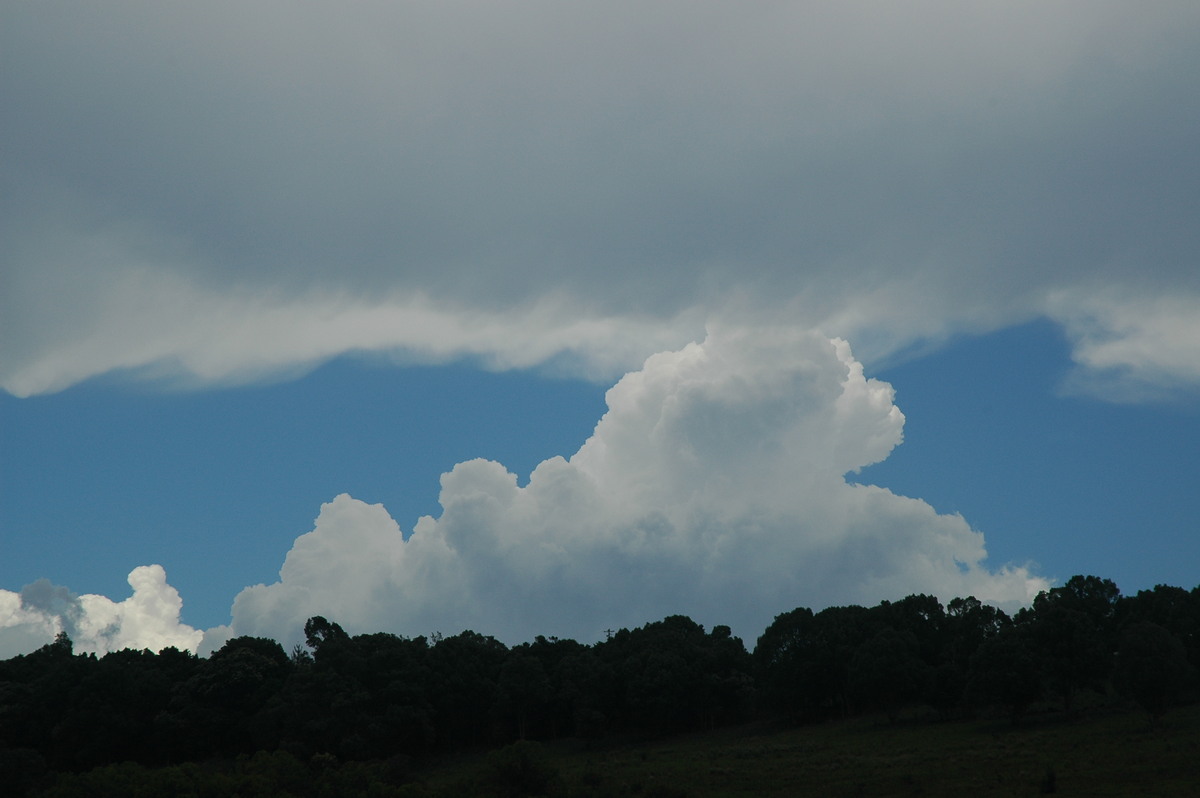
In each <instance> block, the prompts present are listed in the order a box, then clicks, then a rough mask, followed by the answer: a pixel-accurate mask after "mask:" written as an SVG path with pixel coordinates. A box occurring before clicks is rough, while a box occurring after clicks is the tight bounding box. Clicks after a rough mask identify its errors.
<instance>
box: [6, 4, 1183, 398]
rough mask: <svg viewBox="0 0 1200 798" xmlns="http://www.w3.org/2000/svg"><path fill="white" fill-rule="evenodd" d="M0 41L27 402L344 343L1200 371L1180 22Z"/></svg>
mask: <svg viewBox="0 0 1200 798" xmlns="http://www.w3.org/2000/svg"><path fill="white" fill-rule="evenodd" d="M0 30H2V32H0V37H2V38H0V52H3V56H2V57H3V68H2V69H0V99H2V100H3V104H4V108H5V121H4V124H3V126H2V128H0V136H2V137H3V138H2V139H0V144H2V146H3V151H4V152H5V153H6V156H5V157H6V164H5V169H4V170H3V173H2V176H0V180H3V186H2V187H0V188H2V189H3V190H0V236H2V237H3V239H2V240H3V244H4V247H3V249H4V256H3V257H4V262H3V264H2V267H0V268H2V269H3V273H2V275H0V278H2V280H3V288H4V290H3V292H2V294H0V385H2V386H3V387H4V388H6V389H7V390H9V391H11V392H14V393H18V394H27V393H36V392H40V391H45V390H54V389H58V388H62V387H64V386H66V385H69V384H71V383H72V382H75V381H78V380H80V379H84V378H86V377H87V376H90V375H92V374H96V373H101V372H104V371H108V370H111V369H118V368H122V369H133V370H135V371H136V370H141V371H146V370H148V371H149V373H151V374H168V375H170V374H175V375H179V374H182V375H183V376H185V377H187V378H190V379H198V380H200V381H212V380H228V379H253V378H255V377H256V376H259V375H262V374H270V373H277V372H279V371H281V370H287V369H290V368H303V367H305V366H306V365H308V364H310V363H312V362H316V361H319V360H320V359H322V358H326V357H329V356H332V355H335V354H337V353H339V352H341V351H354V350H362V349H368V350H398V351H400V352H402V353H403V356H405V357H413V358H420V359H445V358H452V357H456V356H461V355H464V354H472V355H480V356H483V357H485V358H491V359H493V360H494V362H495V364H496V365H498V366H501V367H504V366H508V365H529V364H530V363H538V362H544V361H547V360H554V359H556V358H562V357H564V356H565V357H567V358H568V359H570V360H573V361H574V362H575V367H577V368H580V369H583V370H585V371H589V372H592V373H596V374H598V375H603V376H613V377H615V376H617V375H619V374H620V373H622V372H623V371H624V370H626V369H628V368H632V367H635V366H636V365H637V364H638V363H640V362H641V361H642V359H643V358H644V357H646V356H647V355H649V354H651V353H653V352H655V351H662V350H664V349H669V348H674V347H677V346H680V345H682V344H684V343H686V342H687V341H689V340H695V339H696V337H697V332H698V330H699V329H700V328H701V327H702V326H703V323H704V321H705V320H706V319H707V320H712V319H720V320H721V321H722V323H725V324H727V325H736V324H739V323H741V322H743V321H745V320H746V319H747V318H751V317H752V318H753V319H754V320H755V322H761V321H763V320H764V319H771V320H783V319H786V320H788V321H790V322H792V323H795V324H797V325H798V326H800V327H803V328H813V327H816V328H820V329H821V330H822V331H823V332H825V333H827V334H831V335H840V336H843V337H847V338H848V339H849V340H851V341H852V342H853V343H854V344H855V346H856V351H858V352H859V353H860V356H864V357H865V359H866V360H867V361H868V362H871V361H873V360H875V359H877V358H878V357H881V356H883V355H886V354H887V353H889V352H892V351H895V350H897V349H899V348H901V347H904V346H905V345H906V344H908V343H911V342H913V341H915V340H919V339H922V338H929V339H934V340H936V339H938V338H940V337H942V336H945V335H947V334H950V333H953V332H955V331H959V330H982V329H989V328H993V327H997V326H1002V325H1004V324H1007V323H1011V322H1014V321H1019V320H1024V319H1027V318H1030V317H1032V316H1036V315H1041V314H1048V315H1051V316H1052V317H1053V318H1056V319H1058V320H1059V321H1060V322H1062V323H1063V324H1065V325H1066V326H1067V328H1068V331H1069V332H1070V333H1071V335H1072V336H1073V338H1074V339H1076V340H1077V341H1078V343H1079V345H1078V349H1077V356H1078V359H1079V362H1080V365H1081V368H1082V369H1083V370H1084V372H1085V375H1084V377H1085V378H1095V377H1096V376H1097V375H1099V376H1100V377H1102V378H1104V379H1103V380H1102V381H1101V383H1094V382H1089V379H1081V381H1080V384H1081V385H1093V384H1095V385H1098V386H1100V387H1097V388H1096V389H1097V390H1105V388H1104V387H1103V386H1104V385H1108V386H1110V387H1111V385H1112V383H1113V382H1114V381H1116V382H1127V383H1131V384H1133V385H1134V386H1135V387H1136V385H1151V386H1159V387H1162V386H1166V387H1168V388H1170V387H1178V386H1180V385H1183V386H1188V385H1194V384H1195V383H1196V382H1197V379H1198V375H1200V354H1198V353H1197V352H1196V350H1195V347H1194V346H1188V345H1187V343H1186V342H1187V341H1189V340H1195V336H1194V335H1192V333H1194V332H1195V326H1194V323H1193V322H1190V321H1189V320H1190V319H1194V318H1197V317H1200V269H1197V268H1196V267H1197V263H1196V254H1195V253H1196V252H1197V251H1200V232H1198V231H1200V226H1198V225H1196V224H1195V220H1196V218H1198V211H1200V207H1198V206H1200V199H1198V197H1197V191H1196V185H1198V184H1200V165H1198V162H1197V157H1196V154H1195V146H1194V142H1195V141H1196V140H1197V139H1198V138H1200V107H1198V105H1197V104H1196V103H1195V101H1194V85H1193V80H1192V77H1191V76H1193V75H1195V74H1197V73H1200V46H1198V45H1200V8H1198V7H1197V6H1196V5H1195V4H1191V3H1150V4H1138V5H1137V6H1136V7H1135V6H1133V5H1130V4H1127V3H1116V2H1113V3H1107V2H1087V3H1082V2H1081V3H1061V4H1054V5H1053V6H1046V5H1045V4H1034V3H1028V4H1025V3H1011V2H1004V3H971V4H962V3H949V2H945V3H943V2H925V3H911V4H905V5H904V6H895V7H891V6H880V5H876V4H871V5H866V4H863V5H857V4H843V3H839V4H828V5H820V4H809V3H772V4H755V5H754V6H753V7H750V8H746V7H740V6H733V5H728V4H715V3H713V4H710V3H694V2H693V3H680V4H675V3H664V4H654V5H651V6H646V5H645V4H628V5H626V4H608V3H605V4H591V3H571V4H561V3H515V4H494V3H463V4H440V3H439V4H391V3H379V4H370V3H368V4H356V5H355V6H354V7H353V8H349V9H341V8H339V9H336V10H333V9H299V8H297V7H295V6H291V5H283V4H280V5H274V4H270V3H260V4H255V5H254V6H253V7H252V8H247V7H245V6H244V4H222V3H205V4H195V5H191V6H183V7H181V6H175V5H173V6H170V7H164V6H160V5H156V4H142V3H120V2H116V3H108V4H105V5H104V6H82V7H81V6H76V5H70V6H68V5H66V4H63V5H53V4H23V5H20V6H16V7H13V8H10V9H7V10H6V11H5V24H4V25H3V26H2V28H0ZM1114 298H1115V299H1114ZM1164 298H1169V299H1170V302H1171V303H1173V305H1172V306H1171V307H1170V308H1166V307H1165V306H1164ZM1167 311H1170V312H1169V313H1168V316H1169V317H1168V318H1165V319H1162V318H1160V317H1159V315H1158V314H1160V313H1166V312H1167ZM1147 314H1148V315H1149V318H1147ZM480 319H483V320H484V322H482V323H481V322H480V321H479V320H480ZM568 327H569V328H570V330H571V331H573V334H572V335H567V336H565V337H564V336H563V330H564V329H566V328H568ZM1181 335H1183V336H1185V337H1184V338H1183V339H1182V341H1181V339H1180V336H1181ZM1187 336H1190V337H1187ZM560 339H563V340H566V341H567V343H566V344H564V345H562V346H558V345H556V344H547V343H546V342H547V341H558V340H560ZM236 341H241V342H246V341H253V342H254V344H253V346H251V347H250V349H251V350H252V351H250V352H248V353H247V352H246V351H245V347H244V346H238V345H234V343H233V342H236ZM537 342H541V343H540V344H539V343H537ZM1134 393H1136V391H1134Z"/></svg>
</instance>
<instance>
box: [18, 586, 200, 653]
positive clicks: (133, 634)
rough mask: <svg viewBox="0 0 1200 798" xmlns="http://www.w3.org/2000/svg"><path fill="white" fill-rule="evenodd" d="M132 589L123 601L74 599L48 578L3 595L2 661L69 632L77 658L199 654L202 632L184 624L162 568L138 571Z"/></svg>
mask: <svg viewBox="0 0 1200 798" xmlns="http://www.w3.org/2000/svg"><path fill="white" fill-rule="evenodd" d="M129 586H130V587H132V588H133V595H131V596H130V597H129V598H127V599H125V600H123V601H119V602H117V601H113V600H112V599H109V598H106V597H104V596H98V595H94V594H85V595H82V596H76V595H75V594H74V593H72V592H71V591H70V590H68V589H67V588H65V587H62V586H60V585H54V584H52V583H51V582H50V581H49V580H46V579H40V580H38V581H37V582H34V583H33V584H30V585H26V586H25V587H24V588H23V589H22V590H21V591H20V592H19V593H16V592H13V591H11V590H0V659H2V658H5V657H11V656H13V655H15V654H23V653H26V652H28V651H31V650H33V649H35V648H37V647H38V646H41V645H45V644H46V643H49V642H51V641H52V640H53V639H54V636H55V635H57V634H58V633H59V632H66V633H67V635H68V636H69V637H70V638H71V640H72V642H73V643H74V644H75V651H76V653H86V652H94V653H97V654H104V653H107V652H109V651H119V650H121V649H124V648H133V649H150V650H151V651H160V650H162V649H164V648H167V647H169V646H174V647H175V648H178V649H181V650H182V649H186V650H188V651H193V652H194V651H196V649H197V648H198V647H199V645H200V642H201V640H202V639H203V637H204V633H203V632H202V631H200V630H198V629H193V628H192V627H190V626H188V625H186V624H184V623H181V622H180V620H179V613H180V610H182V608H183V601H182V599H181V598H180V596H179V592H178V591H177V590H175V588H173V587H171V586H170V585H169V584H167V574H166V572H165V571H164V570H163V568H162V566H161V565H142V566H139V567H137V568H134V569H133V571H131V572H130V574H129Z"/></svg>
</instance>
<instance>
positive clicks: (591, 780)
mask: <svg viewBox="0 0 1200 798" xmlns="http://www.w3.org/2000/svg"><path fill="white" fill-rule="evenodd" d="M541 753H542V754H544V756H545V762H544V764H545V765H546V766H547V767H548V769H549V770H551V771H556V772H557V778H556V789H554V790H552V792H553V793H556V794H559V795H568V796H572V797H575V796H594V798H603V797H605V796H646V798H682V797H683V796H691V798H705V797H707V796H711V797H712V798H718V797H719V796H730V797H732V796H745V797H746V798H749V796H810V795H811V796H970V798H985V797H986V796H1026V795H1029V796H1032V795H1046V794H1055V795H1077V796H1189V798H1192V797H1194V796H1200V707H1197V706H1193V707H1186V708H1182V709H1177V710H1175V711H1173V712H1172V713H1170V714H1168V715H1167V716H1166V718H1165V719H1164V720H1163V721H1162V722H1161V723H1160V724H1159V725H1158V726H1157V727H1156V728H1151V727H1150V725H1149V723H1148V721H1147V718H1146V716H1145V715H1144V714H1141V713H1139V712H1135V711H1128V712H1125V711H1119V712H1115V711H1102V710H1096V711H1093V712H1092V713H1091V714H1090V715H1088V716H1085V717H1083V718H1079V719H1074V720H1068V719H1064V718H1062V717H1061V716H1060V715H1057V714H1046V715H1042V716H1034V717H1030V718H1028V719H1026V720H1025V721H1023V722H1022V724H1021V725H1019V726H1015V727H1014V726H1013V725H1012V724H1010V723H1009V722H1008V721H1006V720H977V721H969V722H945V723H941V722H931V721H928V720H910V721H907V722H906V721H901V722H898V723H895V724H889V723H887V722H886V721H884V720H883V719H882V718H880V719H871V718H868V719H858V720H852V721H846V722H842V723H828V724H823V725H818V726H808V727H803V728H797V729H784V730H779V729H767V728H763V727H756V726H746V727H738V728H732V729H722V730H718V731H714V732H711V733H707V734H697V735H689V736H685V737H676V738H671V739H668V740H661V741H656V742H647V743H636V744H634V743H630V744H625V745H621V746H615V747H609V748H606V749H604V750H586V749H581V748H579V747H578V746H577V745H571V744H568V743H562V744H554V745H547V746H544V747H542V751H541ZM491 766H492V767H494V760H492V765H491ZM488 767H489V763H488V760H484V759H480V760H475V761H470V760H468V761H460V762H458V763H455V764H454V765H445V766H443V767H442V768H440V769H438V770H435V771H433V772H429V773H427V774H425V775H426V779H425V780H424V781H425V786H426V787H427V788H429V789H430V792H433V793H435V794H444V793H454V792H456V790H455V788H454V785H455V784H457V785H459V788H460V789H465V786H464V785H465V784H467V783H468V782H467V781H466V779H468V778H472V777H473V775H472V774H474V773H480V772H486V771H487V769H488ZM512 794H520V792H515V793H512Z"/></svg>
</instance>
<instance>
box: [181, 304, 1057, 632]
mask: <svg viewBox="0 0 1200 798" xmlns="http://www.w3.org/2000/svg"><path fill="white" fill-rule="evenodd" d="M607 401H608V411H607V412H606V413H605V415H604V416H603V418H602V419H600V421H599V422H598V423H597V425H596V428H595V431H594V433H593V435H592V436H591V437H590V438H589V439H588V440H587V441H586V442H585V443H584V444H583V445H582V447H581V448H580V449H579V450H578V451H577V452H576V453H575V454H574V455H572V456H571V457H570V458H569V459H564V458H562V457H554V458H551V459H548V460H545V461H544V462H542V463H541V464H540V465H539V466H538V467H537V468H536V469H535V470H534V471H533V473H532V474H530V476H529V479H528V482H527V483H526V484H524V485H521V484H520V483H519V480H518V477H517V475H515V474H513V473H511V472H509V471H508V470H507V469H506V468H505V467H504V466H503V465H501V464H500V463H496V462H492V461H487V460H472V461H469V462H464V463H460V464H458V465H457V466H455V467H454V469H453V470H451V471H450V472H449V473H446V474H444V475H443V476H442V484H441V496H440V502H441V505H442V513H441V515H440V516H439V517H438V518H433V517H429V516H426V517H423V518H421V519H420V520H419V521H418V522H417V524H416V526H415V528H414V530H413V532H412V534H411V536H409V537H408V538H407V539H406V538H405V537H404V536H403V534H402V531H401V529H400V527H399V525H398V524H397V522H396V521H395V520H394V519H393V518H392V517H391V516H390V515H389V513H388V511H387V510H386V508H384V507H383V506H382V505H369V504H366V503H364V502H361V501H359V500H357V499H354V498H353V497H351V496H348V495H345V494H343V495H340V496H338V497H336V498H335V499H334V500H333V501H332V502H330V503H328V504H326V505H324V506H323V507H322V508H321V513H320V515H319V517H318V518H317V520H316V524H315V527H314V529H313V530H312V531H311V532H309V533H307V534H304V535H301V536H300V537H299V538H297V540H296V542H295V544H294V546H293V547H292V549H291V551H290V552H288V554H287V557H286V559H285V561H284V565H283V567H282V569H281V571H280V578H279V581H278V582H275V583H273V584H270V585H255V586H253V587H248V588H246V589H245V590H243V591H242V592H241V593H240V594H239V595H238V596H237V598H236V600H235V602H234V605H233V621H232V626H231V627H230V628H224V627H223V628H219V629H216V630H212V632H211V639H210V641H208V642H206V646H205V647H215V645H219V642H220V640H221V639H224V638H225V637H228V636H229V635H230V634H255V635H267V636H272V637H276V638H279V639H284V640H295V639H297V638H298V636H299V632H300V628H301V627H302V625H303V623H304V621H305V619H306V618H307V617H309V616H311V615H317V614H320V615H325V616H327V617H330V618H332V619H335V620H337V621H338V622H339V623H342V624H343V625H345V626H347V628H350V629H354V630H363V631H365V630H381V629H384V630H391V631H396V632H400V633H406V634H422V633H429V632H433V631H437V630H440V631H444V632H447V633H450V632H457V631H459V630H461V629H463V628H474V629H476V630H477V631H480V632H484V633H488V634H494V635H497V636H499V637H500V638H501V639H505V640H508V641H510V642H517V641H519V640H524V639H529V638H531V637H532V636H533V635H535V634H557V635H566V636H576V637H579V638H581V639H588V640H590V639H595V638H596V637H597V636H598V635H599V634H600V632H601V630H603V629H605V628H607V627H616V626H621V625H634V624H640V623H644V622H646V621H649V620H653V619H655V618H658V617H662V616H664V615H666V614H669V613H675V612H680V613H686V614H690V615H693V616H694V617H696V618H697V619H698V620H701V621H702V622H704V623H709V624H714V623H728V624H730V625H732V626H733V628H734V629H735V630H736V631H737V632H738V633H740V634H743V635H746V636H749V637H753V636H755V635H757V634H758V633H759V632H761V631H762V629H763V628H764V627H765V626H766V624H767V623H769V622H770V620H771V618H772V617H773V616H774V615H775V614H776V613H778V612H782V611H785V610H788V609H791V608H793V607H795V606H799V605H811V606H826V605H830V604H841V603H851V602H858V603H875V602H878V601H879V600H881V599H884V598H898V597H901V596H903V595H906V594H908V593H913V592H932V593H935V594H937V595H939V596H941V597H943V598H947V599H948V598H950V597H953V596H956V595H967V594H974V595H976V596H978V597H979V598H981V599H983V600H986V601H991V602H997V603H1000V604H1005V605H1010V606H1011V605H1014V604H1020V603H1024V602H1026V601H1028V600H1029V599H1030V598H1031V597H1032V596H1033V595H1035V594H1036V592H1037V591H1038V590H1041V589H1044V588H1045V587H1046V584H1047V583H1046V582H1045V581H1044V580H1042V579H1040V578H1038V577H1037V576H1035V575H1033V574H1032V573H1030V572H1029V571H1028V570H1027V569H1026V568H1014V567H1006V568H1002V569H999V570H990V569H989V568H988V566H987V565H986V564H985V559H986V556H987V554H986V550H985V547H984V540H983V536H982V534H980V533H979V532H977V531H975V530H972V529H971V528H970V526H969V525H968V524H967V523H966V521H964V520H963V519H962V518H961V517H959V516H952V515H939V514H938V513H937V512H936V511H935V510H934V509H933V508H932V507H930V506H929V505H928V504H926V503H925V502H922V501H919V500H916V499H911V498H905V497H902V496H897V495H895V494H893V493H891V492H889V491H887V490H885V489H882V488H878V487H873V486H867V485H859V484H853V483H850V482H847V480H846V479H845V475H846V473H847V472H852V471H855V470H856V469H859V468H861V467H863V466H866V465H868V464H871V463H874V462H878V461H879V460H881V459H883V458H885V457H887V456H888V453H889V452H890V451H891V450H892V448H893V447H894V446H896V445H897V444H899V443H900V441H901V437H902V430H903V424H904V417H903V415H902V414H901V412H900V411H899V409H898V408H897V407H896V406H895V405H894V404H893V402H892V389H891V386H889V385H887V384H886V383H882V382H879V381H876V380H872V379H867V378H866V377H865V376H864V374H863V370H862V367H861V365H860V364H859V363H858V362H857V361H856V360H855V359H854V358H853V356H852V355H851V352H850V348H849V346H848V345H847V344H846V343H845V342H843V341H840V340H830V339H828V338H825V337H822V336H820V335H816V334H814V333H801V332H797V331H795V330H794V329H790V328H772V329H760V330H757V331H755V332H754V333H749V332H746V331H744V330H720V329H716V330H713V331H711V332H710V334H709V335H708V337H707V338H706V339H705V340H704V341H703V342H702V343H692V344H690V345H688V346H685V347H684V348H682V349H679V350H676V351H671V352H662V353H659V354H655V355H653V356H651V357H650V358H649V359H647V360H646V362H645V365H644V366H643V368H642V369H641V370H639V371H636V372H632V373H630V374H627V375H626V376H625V377H624V378H623V379H621V380H620V381H619V382H618V383H617V384H616V385H615V386H614V387H613V388H612V389H610V390H609V392H608V395H607Z"/></svg>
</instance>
